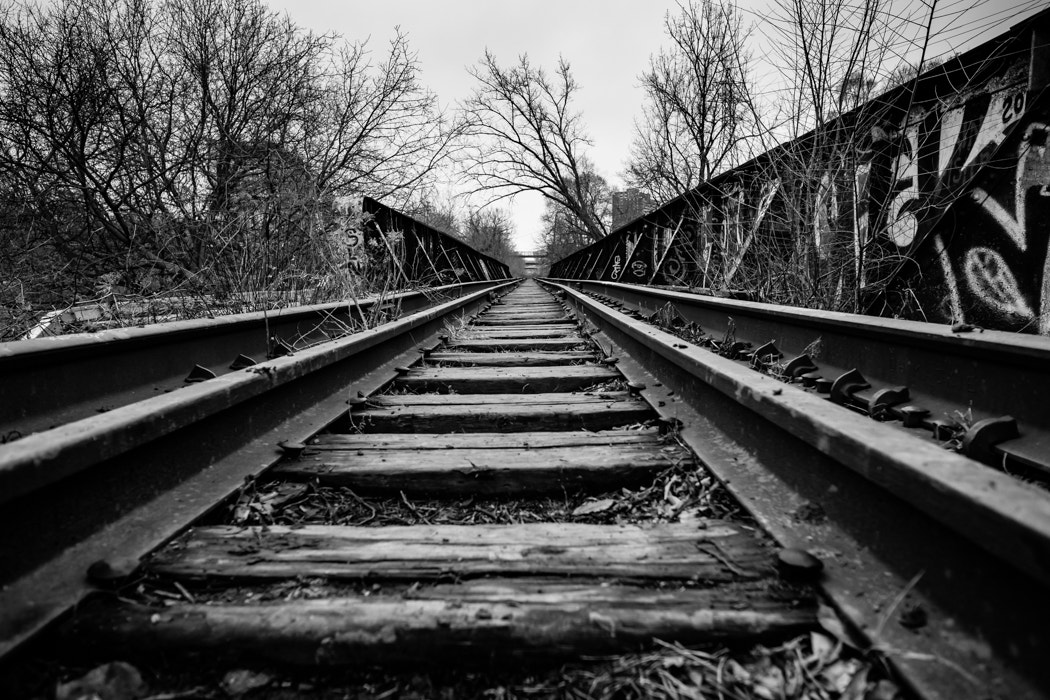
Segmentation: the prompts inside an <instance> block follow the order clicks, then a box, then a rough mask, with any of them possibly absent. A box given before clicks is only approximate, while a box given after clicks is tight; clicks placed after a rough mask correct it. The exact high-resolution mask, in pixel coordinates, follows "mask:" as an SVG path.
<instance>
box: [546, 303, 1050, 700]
mask: <svg viewBox="0 0 1050 700" xmlns="http://www.w3.org/2000/svg"><path fill="white" fill-rule="evenodd" d="M588 286H590V285H588ZM560 288H561V289H562V290H563V291H564V292H565V295H566V299H567V301H569V303H570V304H572V305H573V306H574V307H575V308H576V309H577V310H578V311H579V312H580V315H581V317H583V318H586V319H587V320H588V322H589V323H591V324H593V325H594V327H595V331H594V335H593V337H594V338H596V339H597V340H598V341H599V343H600V344H601V345H603V347H605V349H606V350H607V351H608V352H611V353H613V354H615V355H616V356H617V357H618V358H619V362H618V363H617V367H618V368H620V370H621V371H622V372H623V373H624V374H625V375H626V376H627V377H628V378H630V379H632V380H633V381H634V382H637V383H638V384H639V385H642V386H644V388H643V389H641V390H640V391H641V394H642V396H643V397H645V398H647V399H648V400H649V401H650V402H652V403H653V404H654V405H657V406H659V408H658V409H657V410H658V411H660V412H661V413H662V414H663V416H664V417H665V418H666V419H667V420H670V421H673V422H674V423H675V424H677V425H679V426H680V428H679V429H680V431H681V436H682V437H683V439H685V441H686V442H687V444H689V445H690V447H692V448H693V449H694V450H695V451H696V453H697V456H698V457H699V459H700V461H701V462H702V463H703V464H704V465H705V466H707V467H708V468H709V469H710V470H711V471H712V472H713V473H715V474H716V476H717V477H718V478H719V479H721V480H722V481H723V482H724V483H725V484H726V485H727V486H728V488H729V489H730V490H731V491H732V492H733V493H734V495H735V496H737V498H739V500H740V501H741V503H742V504H743V505H744V506H745V507H746V508H747V509H748V510H749V511H750V512H751V513H752V514H753V515H754V516H755V518H756V519H757V520H758V522H759V523H760V524H761V525H762V526H763V528H765V529H766V530H768V531H769V532H770V533H771V534H772V535H773V536H774V537H775V538H776V539H777V540H778V542H779V543H780V544H781V545H783V546H785V547H797V548H802V549H806V550H808V551H809V552H811V553H813V554H816V555H817V556H818V557H819V558H821V559H822V561H823V564H824V570H823V572H822V573H821V575H820V579H819V580H820V584H821V586H822V587H823V589H824V591H825V593H826V594H827V595H828V597H829V600H830V601H831V602H832V604H833V605H834V607H835V608H836V609H837V610H838V611H839V612H840V613H842V614H843V615H844V617H845V618H846V619H847V620H848V621H849V622H850V624H851V625H852V628H853V632H854V633H856V634H857V635H858V637H857V643H858V644H860V645H861V646H865V647H868V648H870V649H872V650H875V651H876V653H881V654H883V655H885V657H886V659H887V660H888V661H889V662H890V663H891V664H893V665H894V666H895V667H896V668H898V669H899V670H900V671H901V673H902V675H903V678H904V679H905V680H906V681H907V682H908V683H909V684H911V686H912V690H913V691H915V692H916V693H917V694H918V695H920V696H921V697H927V698H944V699H945V700H947V699H948V698H957V697H992V696H999V697H1024V698H1038V697H1044V694H1043V693H1044V691H1045V689H1046V688H1048V687H1050V671H1048V669H1047V667H1046V665H1045V662H1044V659H1045V644H1044V641H1043V639H1044V635H1043V631H1044V630H1045V629H1046V627H1047V625H1048V624H1050V603H1048V599H1050V596H1047V588H1048V584H1050V571H1048V569H1047V568H1046V562H1047V561H1050V502H1048V499H1047V497H1046V493H1045V492H1044V491H1041V490H1039V489H1036V488H1034V487H1032V486H1030V485H1028V484H1024V483H1021V482H1018V481H1017V480H1015V479H1013V478H1012V477H1010V476H1007V475H1005V474H1003V473H1001V472H998V471H994V470H992V469H989V468H987V467H986V466H984V465H981V464H978V463H977V462H975V461H973V460H971V459H968V458H966V457H964V456H962V455H960V454H957V453H955V452H951V451H948V450H945V449H942V448H941V447H939V446H937V445H935V444H931V443H930V442H929V441H927V440H923V439H918V438H917V436H915V435H912V434H908V433H907V432H906V431H902V430H899V429H898V428H896V427H895V426H892V425H887V424H886V423H883V422H878V421H874V420H871V419H870V418H868V417H867V416H864V415H859V414H858V412H856V411H851V410H848V409H847V408H845V407H843V406H839V405H836V404H834V403H832V402H830V401H828V400H826V399H825V398H823V397H822V396H820V395H818V394H815V393H814V392H812V391H807V390H804V389H802V388H801V387H800V386H798V385H796V384H788V383H785V382H783V381H780V380H778V379H776V378H774V377H772V376H770V375H769V374H766V373H760V372H757V371H755V370H754V369H752V368H751V367H749V366H748V364H747V363H741V362H739V361H736V360H733V359H729V358H726V357H722V356H720V355H718V354H717V353H715V352H712V351H710V350H707V349H703V348H701V347H700V346H698V345H697V344H694V343H692V342H688V341H683V340H682V339H681V338H679V337H677V336H675V335H672V334H670V333H667V332H665V331H663V330H660V329H659V328H657V327H655V326H653V325H651V324H649V323H647V322H645V321H643V320H639V319H637V318H632V317H631V316H630V315H629V314H628V313H625V312H624V311H622V310H620V309H618V308H617V307H616V304H615V303H613V304H609V303H603V302H601V301H598V300H596V299H593V298H590V297H588V296H587V295H585V294H583V293H581V292H578V291H575V290H573V289H571V288H568V287H564V286H562V287H560ZM605 291H606V292H608V290H605ZM625 293H626V292H625ZM646 293H647V294H648V293H649V292H646ZM708 301H709V300H708ZM742 310H743V309H742V308H741V309H738V310H737V312H736V313H734V314H733V317H734V319H736V320H737V324H738V329H739V328H741V327H746V326H747V323H748V320H746V319H745V318H743V317H742V316H741V314H740V311H742ZM867 321H868V322H870V320H867ZM766 322H767V323H770V324H772V323H773V320H772V319H767V321H766ZM825 322H826V323H831V322H832V319H829V320H826V321H825ZM875 323H878V322H875ZM775 335H776V334H775ZM900 335H901V336H902V337H906V336H907V335H908V333H906V332H904V331H903V330H902V332H901V333H900ZM719 337H720V339H721V336H719ZM763 337H764V336H763ZM767 339H768V338H767ZM988 340H989V339H988V338H986V339H985V341H988ZM1032 340H1037V339H1032ZM964 342H967V343H968V344H973V345H976V344H977V343H976V341H970V340H969V339H968V340H967V341H964ZM867 347H868V350H867V352H868V353H869V354H871V355H879V354H882V353H883V349H882V348H881V347H880V346H879V345H878V339H877V338H873V339H872V342H871V343H870V344H869V345H868V346H867ZM1037 350H1039V348H1036V347H1032V348H1029V349H1028V350H1027V351H1026V352H1027V353H1029V354H1031V355H1035V354H1037ZM1043 350H1044V351H1045V348H1044V349H1043ZM975 352H978V351H977V350H975ZM949 361H950V360H949ZM916 610H921V612H922V613H924V614H925V619H924V622H922V624H920V625H919V627H918V628H916V627H915V626H914V625H913V624H912V623H911V622H910V621H912V620H914V617H911V618H909V617H907V616H906V615H904V614H905V613H914V612H915V611H916ZM905 622H908V623H909V625H910V626H906V625H905V624H904V623H905Z"/></svg>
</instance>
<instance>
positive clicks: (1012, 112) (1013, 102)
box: [1003, 92, 1024, 124]
mask: <svg viewBox="0 0 1050 700" xmlns="http://www.w3.org/2000/svg"><path fill="white" fill-rule="evenodd" d="M1023 111H1024V93H1023V92H1019V93H1017V94H1016V95H1007V96H1006V98H1005V99H1004V100H1003V124H1005V123H1006V122H1008V121H1011V120H1013V119H1016V118H1017V117H1019V116H1021V112H1023Z"/></svg>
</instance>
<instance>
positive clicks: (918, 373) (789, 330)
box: [559, 280, 1050, 479]
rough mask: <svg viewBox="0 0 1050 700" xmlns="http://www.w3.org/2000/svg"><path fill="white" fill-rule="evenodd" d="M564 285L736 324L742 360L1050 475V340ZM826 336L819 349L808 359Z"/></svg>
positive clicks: (706, 323)
mask: <svg viewBox="0 0 1050 700" xmlns="http://www.w3.org/2000/svg"><path fill="white" fill-rule="evenodd" d="M559 281H560V282H562V283H565V284H570V285H572V286H574V287H575V288H577V289H580V290H583V291H586V292H589V293H594V294H599V295H603V296H607V297H608V298H610V299H612V300H614V301H616V302H618V303H621V304H624V305H625V308H626V309H628V310H629V311H633V312H637V313H640V314H642V315H652V314H654V313H657V312H659V311H660V310H661V309H663V308H664V307H665V306H667V305H668V304H670V306H671V309H673V311H674V313H675V314H677V315H678V316H680V317H681V319H682V320H683V321H684V322H687V323H692V324H695V327H698V328H699V329H702V330H703V332H704V333H705V334H706V335H707V336H708V337H710V338H713V339H716V340H722V339H723V338H724V337H725V336H726V334H727V332H728V331H729V329H730V328H732V329H733V331H732V332H733V333H734V334H735V339H736V341H737V343H738V344H739V346H740V347H741V348H742V351H741V354H742V355H748V354H749V353H750V354H754V353H756V352H757V353H759V354H760V355H764V356H763V357H759V358H752V359H755V361H756V362H757V361H763V364H766V365H768V364H769V361H770V359H771V358H772V359H775V360H777V361H779V362H780V365H781V366H783V368H784V371H785V372H786V373H788V374H790V375H793V376H794V377H795V378H800V379H804V380H805V381H806V382H807V384H810V385H816V387H817V388H818V390H821V391H822V392H823V393H824V394H826V395H827V396H828V398H829V399H831V400H832V401H837V402H839V403H842V404H844V405H846V406H849V407H850V408H853V409H854V410H857V411H859V412H862V413H865V414H868V415H870V416H872V417H874V418H876V419H878V420H884V421H891V422H893V423H894V424H895V425H897V426H899V427H902V428H906V429H908V430H910V431H913V432H915V433H917V434H924V435H926V436H928V437H929V438H930V439H932V440H934V441H936V442H938V443H943V442H946V441H947V439H948V437H957V439H958V442H959V446H960V448H961V451H962V452H963V453H964V454H966V455H967V456H970V457H972V458H974V459H977V460H979V461H982V462H984V463H986V464H989V465H993V466H997V467H1005V468H1007V469H1009V470H1011V471H1015V472H1018V473H1021V474H1022V475H1024V476H1031V477H1037V478H1043V479H1050V411H1047V410H1046V396H1047V392H1048V391H1050V339H1047V338H1044V337H1040V336H1032V335H1023V334H1017V333H1006V332H1001V331H982V330H981V329H976V328H969V327H966V328H955V329H953V328H952V327H950V326H942V325H936V324H929V323H920V322H915V321H900V320H892V319H883V318H874V317H869V316H861V315H853V314H844V313H836V312H831V311H817V310H812V309H798V308H794V307H788V306H779V305H776V304H761V303H754V302H747V301H738V300H733V299H725V298H716V297H709V296H701V295H696V294H687V293H682V292H675V291H669V290H663V289H653V288H650V287H644V286H641V285H631V284H622V283H616V282H600V281H577V280H571V281H570V280H559ZM960 331H961V332H960ZM771 341H772V343H773V344H772V346H769V345H767V343H770V342H771ZM818 342H819V346H820V349H819V351H818V353H819V354H817V353H811V354H810V356H808V357H801V355H802V354H803V353H804V352H805V349H806V348H807V346H812V344H814V343H818ZM763 346H765V347H764V348H763ZM792 360H794V361H795V363H794V366H793V365H792ZM854 370H855V372H854ZM820 379H823V380H824V381H820ZM956 433H957V434H958V435H956Z"/></svg>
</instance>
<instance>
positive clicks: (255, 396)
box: [0, 281, 515, 656]
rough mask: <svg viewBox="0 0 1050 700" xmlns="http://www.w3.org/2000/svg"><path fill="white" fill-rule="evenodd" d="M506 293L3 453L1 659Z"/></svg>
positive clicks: (480, 296) (412, 318) (413, 317)
mask: <svg viewBox="0 0 1050 700" xmlns="http://www.w3.org/2000/svg"><path fill="white" fill-rule="evenodd" d="M514 284H515V283H514V282H506V281H501V282H492V283H489V284H488V285H487V286H486V287H484V288H482V289H480V290H477V291H473V292H469V293H465V294H463V295H462V296H461V297H459V298H457V299H454V300H452V301H447V302H445V303H442V304H438V305H436V306H433V307H431V308H428V309H425V310H423V311H418V312H416V313H413V314H410V315H407V316H405V317H403V318H401V319H399V320H396V321H393V322H390V323H387V324H384V325H382V326H379V327H377V328H373V329H370V330H366V331H362V332H359V333H355V334H353V335H350V336H348V337H345V338H342V339H337V340H333V341H331V342H328V343H322V344H318V345H315V346H313V347H310V348H307V349H304V350H301V351H298V352H296V353H295V354H294V355H291V356H284V357H278V358H275V359H272V360H269V361H265V362H260V363H258V364H256V365H254V366H250V367H247V368H245V369H242V370H239V371H234V372H230V373H227V374H225V375H223V376H219V377H216V378H215V379H211V380H208V381H206V382H201V383H198V384H193V385H191V386H189V387H186V388H185V389H182V390H180V391H178V392H173V393H170V394H161V395H159V396H154V397H152V398H150V399H147V400H144V401H139V402H137V403H134V404H130V405H126V406H122V407H119V408H116V409H114V410H112V411H108V412H106V413H102V414H98V415H95V416H92V417H90V418H86V419H83V420H80V421H76V422H74V423H70V424H67V425H64V426H60V427H58V428H55V429H54V430H50V431H46V432H44V433H38V434H35V435H31V436H29V437H27V438H24V439H22V440H18V441H16V442H14V443H10V444H8V445H5V446H3V447H0V455H3V457H4V458H5V460H6V462H5V465H4V467H3V475H4V480H5V482H6V483H8V484H10V483H15V484H18V485H19V486H20V488H22V490H23V491H25V492H24V493H22V495H21V496H20V497H18V498H15V499H13V500H11V501H10V502H8V503H7V504H5V507H4V508H3V509H2V510H0V656H4V655H6V654H8V653H10V652H11V651H13V650H14V649H16V648H18V647H19V646H20V645H21V644H22V643H23V642H25V641H26V640H27V639H28V638H30V637H31V636H32V635H33V634H35V633H36V632H37V631H39V630H40V629H41V628H42V627H43V626H45V625H46V624H48V623H50V622H51V621H53V620H54V619H55V618H56V617H58V616H59V615H61V614H62V613H63V612H64V611H66V610H68V609H69V608H70V606H72V605H74V604H75V603H76V602H77V600H79V599H80V597H81V596H82V595H83V594H84V593H85V592H86V591H88V590H90V589H91V583H90V582H89V581H88V580H87V578H86V572H87V571H88V569H89V567H90V566H92V565H96V566H99V564H98V563H99V562H105V564H103V565H102V566H103V569H105V567H107V566H118V567H119V565H120V562H123V561H128V560H135V559H137V558H138V557H140V556H142V555H144V554H146V553H147V552H149V551H151V550H152V549H154V548H155V547H157V546H159V545H160V544H162V543H163V542H165V541H166V540H167V539H169V538H170V537H172V536H174V535H175V534H177V533H178V532H179V530H180V529H181V528H183V527H185V526H186V525H188V524H189V523H190V522H191V521H193V520H194V519H196V518H199V517H200V516H201V515H203V514H205V513H206V512H208V510H209V509H211V508H213V507H215V505H216V504H218V503H220V502H221V501H222V500H223V499H224V498H226V497H228V496H229V495H230V494H231V493H233V492H234V491H235V490H236V489H237V488H238V487H239V486H241V485H242V484H243V482H244V480H245V479H246V478H250V477H252V476H253V475H256V474H258V473H260V472H262V471H263V470H265V469H267V468H268V467H270V466H272V465H273V464H275V463H276V462H277V461H278V460H279V459H280V454H281V452H280V449H279V448H278V442H279V441H282V440H290V441H301V440H304V439H306V438H307V437H308V436H310V435H312V434H314V433H315V432H317V431H318V430H320V429H322V428H324V427H326V426H328V425H330V424H332V423H333V422H335V421H338V420H339V419H341V418H344V419H345V416H346V415H347V404H348V403H353V402H355V401H357V400H359V399H358V398H357V397H358V396H361V395H368V394H369V393H371V392H372V391H375V390H376V389H378V388H379V387H381V386H382V385H383V384H385V383H386V382H388V381H390V380H391V379H392V378H393V377H395V376H396V374H397V372H396V371H395V368H396V367H397V366H398V365H404V364H410V363H411V362H412V361H413V360H414V359H416V358H417V357H418V355H419V352H420V347H421V346H423V347H432V346H436V345H437V344H438V336H439V334H441V333H443V332H445V331H446V328H447V325H448V324H449V323H454V322H455V319H456V318H458V317H463V316H466V315H470V314H473V313H476V312H477V311H479V310H480V309H482V308H484V307H485V305H486V304H487V303H488V302H489V299H490V296H491V295H492V294H493V293H498V292H501V291H503V290H506V289H508V288H509V287H511V286H513V285H514ZM12 455H15V456H14V457H12ZM86 455H89V457H88V456H86ZM12 465H15V466H12ZM70 465H75V468H71V467H70ZM56 474H62V475H63V478H61V479H56V478H55V475H56ZM27 487H28V490H27Z"/></svg>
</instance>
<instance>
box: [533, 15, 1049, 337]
mask: <svg viewBox="0 0 1050 700" xmlns="http://www.w3.org/2000/svg"><path fill="white" fill-rule="evenodd" d="M1048 36H1050V11H1044V12H1042V13H1040V14H1038V15H1035V16H1034V17H1032V18H1030V19H1029V20H1026V21H1025V22H1023V23H1021V24H1018V25H1017V26H1015V27H1012V28H1010V29H1009V30H1008V31H1006V32H1005V33H1003V34H1002V35H1001V36H999V37H997V38H995V39H993V40H991V41H989V42H986V43H985V44H983V45H981V46H979V47H977V48H975V49H973V50H971V51H968V52H966V53H964V54H962V55H960V56H957V57H955V58H953V59H952V60H950V61H948V62H946V63H944V64H942V65H940V66H937V67H936V68H934V69H932V70H930V71H927V72H925V73H923V74H922V75H921V76H919V77H918V79H917V80H916V81H909V82H908V83H906V84H904V85H901V86H899V87H897V88H894V89H892V90H889V91H887V92H885V93H883V94H881V95H879V96H877V97H876V98H874V99H873V100H871V101H870V102H867V103H865V104H863V105H861V106H860V107H858V108H857V109H855V110H853V111H851V112H848V113H846V114H843V115H842V116H841V117H839V118H838V119H834V120H831V121H830V122H829V123H828V124H827V125H826V126H825V127H823V128H822V129H820V130H817V131H814V132H811V133H809V134H806V135H805V136H802V137H800V138H799V139H797V140H795V141H791V142H788V143H785V144H783V145H781V146H778V147H777V148H774V149H772V150H770V151H768V152H766V153H763V154H762V155H760V156H758V157H757V158H755V159H754V160H752V161H749V162H748V163H745V164H743V165H741V166H739V167H737V168H734V169H732V170H729V171H727V172H725V173H723V174H721V175H718V176H717V177H714V178H712V179H711V180H709V181H707V182H705V183H703V184H702V185H701V186H699V187H698V188H696V189H695V190H693V191H691V192H688V193H685V194H683V195H681V196H680V197H677V198H676V199H674V200H671V201H670V202H667V203H666V204H664V205H663V206H661V207H660V208H658V209H657V210H655V211H653V212H651V213H650V214H647V215H645V216H643V217H641V218H639V219H637V220H635V221H633V222H630V223H628V224H627V225H625V226H623V227H622V228H620V229H618V230H617V231H614V232H613V233H612V234H611V235H609V236H608V237H607V238H605V239H604V240H601V241H598V242H596V243H594V244H592V245H590V246H588V247H586V248H583V249H582V250H579V251H577V252H576V253H574V254H572V255H570V256H569V257H567V258H565V259H564V260H561V261H559V262H556V263H555V264H554V265H553V266H552V268H551V272H550V276H551V277H556V278H573V279H592V280H604V281H621V282H630V283H636V284H649V285H673V286H678V287H682V288H690V289H698V288H707V289H711V290H732V289H741V288H743V289H746V290H747V291H748V292H750V293H752V294H754V295H756V298H760V299H764V300H772V301H778V302H781V303H790V304H795V305H819V306H822V307H824V308H834V309H841V310H848V311H861V312H867V313H873V314H878V315H882V316H887V317H894V318H909V319H914V320H923V321H931V322H938V323H946V324H952V323H970V324H976V325H980V326H984V327H986V328H995V329H998V330H1010V331H1022V332H1026V333H1042V334H1047V333H1048V332H1050V283H1048V280H1050V267H1048V266H1047V262H1046V261H1047V252H1048V249H1050V248H1048V245H1050V209H1048V207H1050V198H1048V197H1047V196H1046V183H1047V182H1048V174H1050V161H1048V158H1050V156H1048V151H1047V145H1048V144H1047V141H1048V136H1050V126H1048V125H1050V101H1048V100H1050V91H1048V90H1047V88H1048V85H1050V83H1048V80H1047V78H1048V76H1050V70H1048V68H1047V67H1048V65H1050V51H1048V49H1047V46H1048V42H1047V37H1048Z"/></svg>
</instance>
